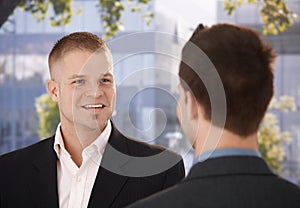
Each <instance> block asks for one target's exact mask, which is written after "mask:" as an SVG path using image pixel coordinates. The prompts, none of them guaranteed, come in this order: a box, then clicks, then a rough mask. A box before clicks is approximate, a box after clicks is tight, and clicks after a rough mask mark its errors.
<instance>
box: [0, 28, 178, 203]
mask: <svg viewBox="0 0 300 208" xmlns="http://www.w3.org/2000/svg"><path fill="white" fill-rule="evenodd" d="M48 62H49V69H50V75H51V80H49V81H48V83H47V89H48V92H49V94H50V96H51V98H52V100H53V101H54V102H56V103H57V104H58V107H59V115H60V124H59V125H58V127H57V130H56V133H55V135H54V136H53V137H51V138H48V139H45V140H43V141H41V142H38V143H37V144H34V145H32V146H29V147H27V148H24V149H21V150H17V151H14V152H12V153H8V154H6V155H3V156H1V157H0V207H1V208H6V207H9V208H11V207H30V208H34V207H43V208H45V207H49V208H50V207H51V208H53V207H72V208H73V207H101V208H104V207H124V206H126V205H128V204H130V203H132V202H134V201H136V200H138V199H141V198H143V197H146V196H149V195H150V194H153V193H155V192H158V191H160V190H162V189H165V188H167V187H170V186H172V185H174V184H175V183H177V182H178V181H179V180H181V179H182V178H183V177H184V166H183V162H182V158H181V157H180V156H178V155H176V154H174V153H172V152H170V151H167V150H165V149H164V148H162V147H159V146H154V145H148V144H145V143H142V142H138V141H135V140H132V139H128V138H126V137H125V136H124V135H122V134H121V133H120V132H119V131H118V130H117V129H116V128H115V127H114V125H113V124H112V122H111V121H110V118H111V116H112V113H113V111H114V107H115V99H116V88H115V82H114V74H113V67H112V55H111V52H110V50H109V48H108V47H107V45H106V43H105V42H104V41H103V40H102V39H100V38H99V37H97V36H96V35H94V34H91V33H88V32H76V33H72V34H70V35H67V36H65V37H63V38H61V39H60V40H58V41H57V43H56V44H55V45H54V47H53V48H52V50H51V52H50V55H49V59H48ZM160 153H164V154H163V155H164V157H161V160H160V161H161V167H160V169H159V170H156V172H155V171H154V170H153V172H152V173H153V174H152V173H151V171H152V169H151V168H153V169H155V168H156V167H155V164H154V163H153V161H151V160H148V162H147V161H146V162H143V165H144V166H145V167H146V168H148V169H149V170H150V172H149V173H143V174H142V173H141V171H139V169H143V167H140V166H141V163H137V162H136V161H139V160H137V159H136V158H140V157H145V158H147V157H151V156H155V155H157V154H160ZM100 164H101V166H100Z"/></svg>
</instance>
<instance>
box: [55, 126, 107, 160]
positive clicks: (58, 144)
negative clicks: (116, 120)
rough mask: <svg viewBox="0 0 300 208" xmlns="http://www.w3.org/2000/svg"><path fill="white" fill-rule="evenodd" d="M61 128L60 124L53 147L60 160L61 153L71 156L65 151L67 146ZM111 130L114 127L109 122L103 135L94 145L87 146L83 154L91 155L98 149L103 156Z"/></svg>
mask: <svg viewBox="0 0 300 208" xmlns="http://www.w3.org/2000/svg"><path fill="white" fill-rule="evenodd" d="M60 127H61V124H60V123H59V124H58V126H57V128H56V132H55V138H54V147H53V148H54V150H55V152H56V154H57V157H58V158H60V155H61V151H63V152H65V153H67V154H68V155H69V153H68V152H67V150H66V149H65V145H64V141H63V139H62V134H61V129H60ZM111 130H112V125H111V122H110V120H109V121H108V122H107V125H106V127H105V129H104V130H103V131H102V133H101V134H100V135H99V136H98V137H97V139H96V140H95V141H94V142H93V143H91V144H90V145H89V146H87V147H86V148H85V149H84V150H83V152H86V153H87V154H91V153H92V152H94V150H95V149H96V150H97V152H98V153H99V154H100V155H103V153H104V150H105V147H106V144H107V142H108V139H109V137H110V134H111Z"/></svg>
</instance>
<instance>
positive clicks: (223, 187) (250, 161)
mask: <svg viewBox="0 0 300 208" xmlns="http://www.w3.org/2000/svg"><path fill="white" fill-rule="evenodd" d="M129 207H130V208H142V207H143V208H150V207H151V208H152V207H153V208H154V207H172V208H177V207H188V208H194V207H206V208H207V207H211V208H213V207H215V208H219V207H222V208H223V207H228V208H235V207H239V208H259V207H262V208H276V207H281V208H283V207H284V208H287V207H288V208H299V207H300V189H299V187H297V186H296V185H294V184H292V183H289V182H288V181H286V180H283V179H281V178H279V177H278V176H276V175H274V174H273V173H272V172H271V171H270V170H269V168H268V166H267V164H266V163H265V162H264V160H262V159H261V158H258V157H250V156H232V157H219V158H214V159H208V160H206V161H204V162H202V163H198V164H196V165H195V166H194V167H193V168H192V169H191V171H190V173H189V174H188V176H187V178H186V179H185V180H183V181H182V182H181V183H179V184H177V185H175V186H173V187H171V188H169V189H167V190H164V191H162V192H161V193H158V194H154V195H153V196H150V197H148V198H146V199H144V200H141V201H139V202H137V203H135V204H133V205H132V206H129Z"/></svg>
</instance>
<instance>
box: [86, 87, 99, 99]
mask: <svg viewBox="0 0 300 208" xmlns="http://www.w3.org/2000/svg"><path fill="white" fill-rule="evenodd" d="M85 95H86V96H91V97H100V96H102V95H103V89H102V88H101V86H100V85H98V84H97V85H92V86H90V87H89V88H88V89H86V91H85Z"/></svg>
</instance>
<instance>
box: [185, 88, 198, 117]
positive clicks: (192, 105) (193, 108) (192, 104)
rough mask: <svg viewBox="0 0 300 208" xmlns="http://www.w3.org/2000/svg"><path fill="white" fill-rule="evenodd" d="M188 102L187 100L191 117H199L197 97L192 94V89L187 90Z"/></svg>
mask: <svg viewBox="0 0 300 208" xmlns="http://www.w3.org/2000/svg"><path fill="white" fill-rule="evenodd" d="M186 102H187V108H188V109H187V110H188V113H189V116H190V119H196V118H198V105H197V100H196V98H195V97H194V96H193V95H192V94H191V92H190V91H187V92H186Z"/></svg>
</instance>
